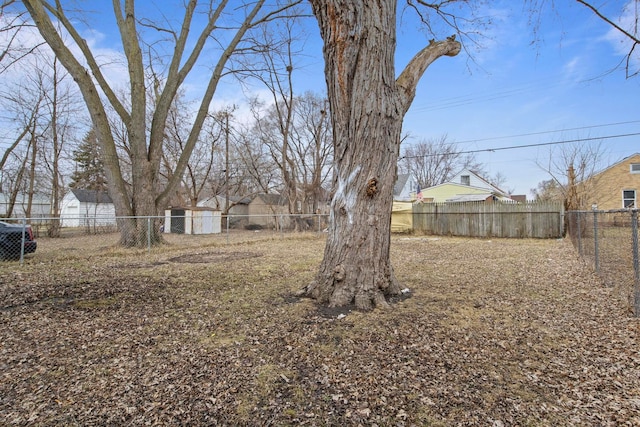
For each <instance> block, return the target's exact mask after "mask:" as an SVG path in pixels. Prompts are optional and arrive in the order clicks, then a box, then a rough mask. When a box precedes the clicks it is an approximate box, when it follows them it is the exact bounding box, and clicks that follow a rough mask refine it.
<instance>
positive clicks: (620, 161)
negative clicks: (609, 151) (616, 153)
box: [595, 153, 640, 175]
mask: <svg viewBox="0 0 640 427" xmlns="http://www.w3.org/2000/svg"><path fill="white" fill-rule="evenodd" d="M634 157H638V160H639V161H640V153H634V154H632V155H630V156H627V157H625V158H624V159H622V160H619V161H617V162H616V163H614V164H612V165H609V166H607V167H606V168H604V169H603V170H601V171H600V172H598V173H596V174H595V175H600V174H601V173H604V172H606V171H608V170H609V169H612V168H614V167H616V166H618V165H620V164H622V163H624V162H628V161H629V160H631V159H633V158H634Z"/></svg>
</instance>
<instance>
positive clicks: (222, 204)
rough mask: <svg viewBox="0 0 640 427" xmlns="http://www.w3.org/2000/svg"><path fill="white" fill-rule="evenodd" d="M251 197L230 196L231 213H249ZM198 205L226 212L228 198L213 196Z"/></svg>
mask: <svg viewBox="0 0 640 427" xmlns="http://www.w3.org/2000/svg"><path fill="white" fill-rule="evenodd" d="M249 203H251V198H250V197H238V196H229V205H228V206H229V215H231V216H233V215H248V214H249ZM198 207H203V208H212V209H216V210H219V211H222V212H224V210H225V209H226V207H227V199H226V198H225V197H224V196H221V195H218V196H212V197H208V198H206V199H203V200H201V201H199V202H198Z"/></svg>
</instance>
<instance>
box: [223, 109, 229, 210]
mask: <svg viewBox="0 0 640 427" xmlns="http://www.w3.org/2000/svg"><path fill="white" fill-rule="evenodd" d="M224 119H225V121H224V153H225V154H224V189H225V196H224V214H225V215H226V216H227V221H229V111H225V112H224Z"/></svg>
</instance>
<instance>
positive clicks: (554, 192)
mask: <svg viewBox="0 0 640 427" xmlns="http://www.w3.org/2000/svg"><path fill="white" fill-rule="evenodd" d="M531 193H532V194H533V199H534V200H536V201H549V200H564V195H563V190H562V187H561V186H560V185H559V184H558V183H557V182H556V181H554V180H553V179H547V180H544V181H540V182H539V183H538V185H537V186H536V188H532V189H531Z"/></svg>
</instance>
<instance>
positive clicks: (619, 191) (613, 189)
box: [578, 153, 640, 210]
mask: <svg viewBox="0 0 640 427" xmlns="http://www.w3.org/2000/svg"><path fill="white" fill-rule="evenodd" d="M578 189H579V192H581V193H582V194H581V198H582V200H583V203H584V204H585V205H586V206H585V207H586V208H587V209H588V208H591V206H593V205H597V208H598V209H599V210H612V209H624V208H637V207H638V201H639V200H638V196H639V194H638V193H640V153H635V154H633V155H631V156H629V157H626V158H624V159H622V160H620V161H619V162H618V163H615V164H613V165H611V166H609V167H608V168H606V169H605V170H603V171H602V172H599V173H597V174H595V175H594V176H593V177H591V178H589V179H588V180H587V181H586V182H583V183H580V184H579V185H578Z"/></svg>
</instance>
